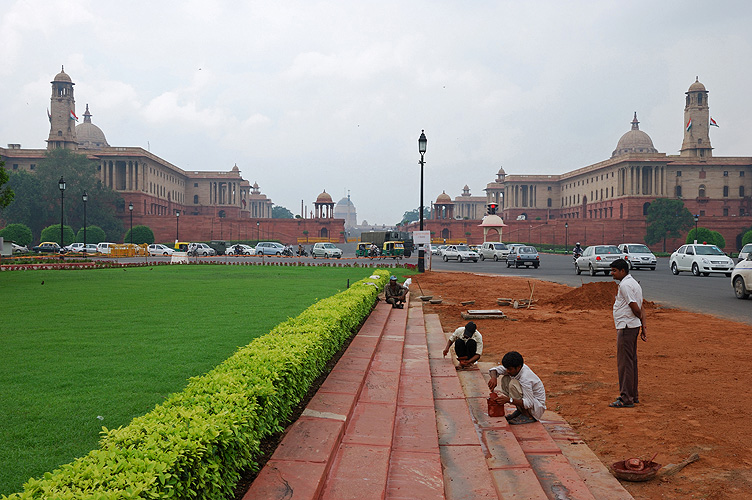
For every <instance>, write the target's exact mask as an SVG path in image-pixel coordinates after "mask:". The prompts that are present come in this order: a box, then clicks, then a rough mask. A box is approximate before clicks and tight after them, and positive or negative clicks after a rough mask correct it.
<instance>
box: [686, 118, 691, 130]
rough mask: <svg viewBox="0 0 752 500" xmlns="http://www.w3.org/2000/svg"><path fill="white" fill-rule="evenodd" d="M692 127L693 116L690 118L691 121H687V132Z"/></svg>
mask: <svg viewBox="0 0 752 500" xmlns="http://www.w3.org/2000/svg"><path fill="white" fill-rule="evenodd" d="M691 128H692V118H690V119H689V121H688V122H687V129H686V130H687V132H689V129H691Z"/></svg>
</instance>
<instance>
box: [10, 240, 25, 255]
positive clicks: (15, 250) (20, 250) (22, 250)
mask: <svg viewBox="0 0 752 500" xmlns="http://www.w3.org/2000/svg"><path fill="white" fill-rule="evenodd" d="M10 244H11V246H12V247H13V253H26V252H28V251H29V247H27V246H26V245H17V244H15V243H13V242H12V241H11V242H10Z"/></svg>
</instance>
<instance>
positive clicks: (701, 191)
mask: <svg viewBox="0 0 752 500" xmlns="http://www.w3.org/2000/svg"><path fill="white" fill-rule="evenodd" d="M697 196H699V197H700V198H705V184H700V187H699V188H698V190H697Z"/></svg>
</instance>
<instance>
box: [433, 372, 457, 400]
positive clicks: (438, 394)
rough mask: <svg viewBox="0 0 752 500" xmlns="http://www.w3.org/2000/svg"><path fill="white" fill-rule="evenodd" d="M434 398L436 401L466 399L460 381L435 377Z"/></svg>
mask: <svg viewBox="0 0 752 500" xmlns="http://www.w3.org/2000/svg"><path fill="white" fill-rule="evenodd" d="M432 380H433V397H434V398H435V399H459V398H462V399H463V400H464V399H465V393H464V392H462V386H460V381H459V379H458V378H457V377H456V376H455V377H434V378H433V379H432Z"/></svg>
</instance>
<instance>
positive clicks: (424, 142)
mask: <svg viewBox="0 0 752 500" xmlns="http://www.w3.org/2000/svg"><path fill="white" fill-rule="evenodd" d="M427 146H428V139H426V134H425V130H421V131H420V137H419V138H418V153H420V208H419V209H418V217H419V220H420V230H421V231H423V165H424V164H425V161H424V159H423V157H424V155H425V154H426V147H427ZM424 252H425V250H424V249H423V244H421V245H420V248H419V249H418V272H420V273H422V272H425V270H426V267H425V253H424Z"/></svg>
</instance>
